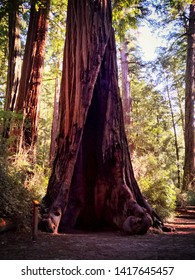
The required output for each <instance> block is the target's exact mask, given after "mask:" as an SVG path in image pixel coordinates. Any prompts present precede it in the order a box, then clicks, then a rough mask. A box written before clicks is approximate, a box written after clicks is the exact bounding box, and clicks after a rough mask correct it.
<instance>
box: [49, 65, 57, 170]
mask: <svg viewBox="0 0 195 280" xmlns="http://www.w3.org/2000/svg"><path fill="white" fill-rule="evenodd" d="M59 68H60V61H58V64H57V69H58V70H59ZM58 72H59V71H58ZM59 98H60V76H59V73H57V74H56V78H55V94H54V111H53V121H52V129H51V144H50V153H49V162H50V166H51V167H52V165H53V161H54V159H55V151H56V138H57V129H58V115H59Z"/></svg>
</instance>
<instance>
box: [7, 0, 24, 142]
mask: <svg viewBox="0 0 195 280" xmlns="http://www.w3.org/2000/svg"><path fill="white" fill-rule="evenodd" d="M8 8H9V9H8V11H9V13H8V18H9V20H8V21H9V52H8V55H9V59H8V71H7V85H6V99H5V106H4V109H5V111H12V112H13V111H14V109H15V103H16V99H17V94H18V88H19V83H20V72H21V41H20V23H19V15H18V9H19V3H18V2H17V1H16V3H15V2H14V3H13V1H11V0H9V1H8ZM10 122H11V119H8V120H5V123H4V131H3V136H4V137H5V138H8V137H9V131H10V125H11V124H10Z"/></svg>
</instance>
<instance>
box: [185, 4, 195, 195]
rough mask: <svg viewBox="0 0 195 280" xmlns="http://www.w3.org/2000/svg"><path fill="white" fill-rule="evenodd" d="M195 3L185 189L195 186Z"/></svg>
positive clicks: (191, 26)
mask: <svg viewBox="0 0 195 280" xmlns="http://www.w3.org/2000/svg"><path fill="white" fill-rule="evenodd" d="M194 75H195V1H192V4H191V5H190V14H189V26H188V29H187V63H186V89H185V160H184V189H185V190H188V189H190V187H194V186H195V130H194V126H195V125H194V120H195V111H194V106H195V101H194V100H195V76H194Z"/></svg>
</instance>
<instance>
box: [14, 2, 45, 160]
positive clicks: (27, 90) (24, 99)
mask: <svg viewBox="0 0 195 280" xmlns="http://www.w3.org/2000/svg"><path fill="white" fill-rule="evenodd" d="M49 5H50V0H41V1H37V0H32V1H31V12H30V22H29V29H28V34H27V41H26V47H25V54H24V60H23V67H22V78H21V83H20V88H19V95H18V99H17V104H16V111H17V112H23V114H24V116H23V125H22V127H21V134H20V145H19V146H20V149H21V148H22V149H25V150H27V151H29V153H30V155H32V157H34V155H35V144H36V142H37V128H38V114H39V96H40V90H41V83H42V71H43V62H44V54H45V45H46V34H47V29H48V14H49Z"/></svg>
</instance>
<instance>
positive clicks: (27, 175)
mask: <svg viewBox="0 0 195 280" xmlns="http://www.w3.org/2000/svg"><path fill="white" fill-rule="evenodd" d="M0 143H1V145H0V148H1V151H2V150H3V148H4V147H3V145H2V142H0ZM0 160H1V161H0V162H1V163H0V216H6V217H10V218H12V219H13V220H14V221H15V222H16V224H17V226H18V230H19V231H28V230H30V227H31V222H32V209H33V204H32V200H33V199H37V200H41V198H42V197H43V195H44V194H45V190H46V186H47V183H48V176H49V172H48V171H47V170H46V169H43V168H42V167H41V166H39V165H35V166H33V165H32V164H30V163H29V162H28V160H27V155H26V154H25V153H23V154H18V155H15V156H12V157H7V158H6V153H3V155H2V154H1V155H0Z"/></svg>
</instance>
